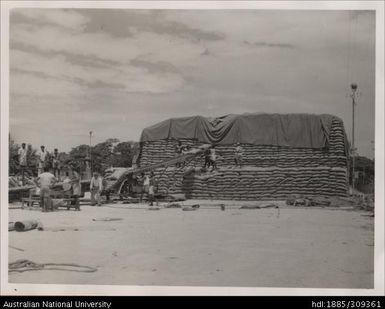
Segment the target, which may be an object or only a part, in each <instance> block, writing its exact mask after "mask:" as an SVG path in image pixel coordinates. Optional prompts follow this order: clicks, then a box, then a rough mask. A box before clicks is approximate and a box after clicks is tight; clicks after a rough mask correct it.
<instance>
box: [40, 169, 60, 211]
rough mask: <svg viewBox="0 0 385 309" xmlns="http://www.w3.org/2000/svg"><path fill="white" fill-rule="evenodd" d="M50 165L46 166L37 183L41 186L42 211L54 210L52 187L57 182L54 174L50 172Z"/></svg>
mask: <svg viewBox="0 0 385 309" xmlns="http://www.w3.org/2000/svg"><path fill="white" fill-rule="evenodd" d="M48 170H49V169H48V167H44V172H43V173H41V174H40V175H39V176H38V177H37V179H36V182H37V185H38V187H39V188H40V205H41V207H42V212H47V211H52V210H53V208H52V201H51V188H52V186H53V185H54V184H55V182H57V179H56V178H55V176H54V175H53V174H51V173H50V172H48Z"/></svg>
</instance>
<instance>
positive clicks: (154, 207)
mask: <svg viewBox="0 0 385 309" xmlns="http://www.w3.org/2000/svg"><path fill="white" fill-rule="evenodd" d="M147 209H148V210H160V207H158V206H150V207H148V208H147Z"/></svg>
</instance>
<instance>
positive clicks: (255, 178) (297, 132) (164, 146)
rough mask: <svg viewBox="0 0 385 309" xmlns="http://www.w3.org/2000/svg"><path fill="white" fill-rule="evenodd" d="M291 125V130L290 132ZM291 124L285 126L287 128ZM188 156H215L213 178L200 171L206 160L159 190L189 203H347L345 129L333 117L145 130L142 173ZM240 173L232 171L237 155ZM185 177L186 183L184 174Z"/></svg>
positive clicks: (188, 122) (253, 118)
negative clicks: (300, 198)
mask: <svg viewBox="0 0 385 309" xmlns="http://www.w3.org/2000/svg"><path fill="white" fill-rule="evenodd" d="M293 123H294V124H295V125H293ZM289 124H290V125H289ZM179 142H180V143H181V144H182V146H183V147H187V148H188V149H194V148H197V147H200V146H202V145H205V144H211V146H213V148H215V152H216V156H217V160H216V165H217V171H215V172H213V171H212V170H211V167H210V168H208V169H207V168H206V171H203V170H202V168H203V167H204V165H205V155H204V154H203V153H200V154H199V155H197V156H196V157H194V158H192V159H191V160H189V161H188V162H184V163H183V164H178V165H176V166H175V167H173V169H171V168H170V170H167V171H166V172H164V171H162V169H160V170H159V171H157V173H158V174H157V175H158V177H159V179H158V181H159V182H160V184H159V188H160V189H161V190H162V191H164V192H169V193H170V192H178V193H182V194H186V196H189V197H190V198H191V197H192V198H199V199H219V198H222V199H240V200H253V199H258V198H269V199H274V198H285V197H287V196H289V195H291V194H293V193H295V194H313V195H325V196H341V197H343V196H346V195H347V190H348V187H349V186H348V166H347V164H348V160H349V158H348V151H347V147H348V145H347V138H346V134H345V129H344V126H343V122H342V120H341V119H339V118H338V117H336V116H332V115H306V114H289V115H279V114H272V115H270V114H243V115H229V116H225V117H220V118H218V119H214V120H209V119H207V118H205V117H202V116H195V117H184V118H172V119H168V120H165V121H163V122H162V123H159V124H155V125H153V126H151V127H148V128H145V129H144V130H143V132H142V136H141V156H140V161H139V164H140V166H146V165H151V164H159V163H162V162H163V161H165V160H170V159H172V158H174V157H176V156H177V155H178V153H177V152H176V148H177V146H178V143H179ZM237 147H239V148H240V149H241V150H240V152H241V160H240V161H241V162H240V164H241V166H235V157H236V154H235V153H236V148H237ZM188 169H190V170H189V175H185V171H187V170H188Z"/></svg>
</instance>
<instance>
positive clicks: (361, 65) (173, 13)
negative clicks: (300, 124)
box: [9, 8, 375, 158]
mask: <svg viewBox="0 0 385 309" xmlns="http://www.w3.org/2000/svg"><path fill="white" fill-rule="evenodd" d="M352 82H354V83H357V84H358V98H357V106H356V115H357V117H356V131H355V132H356V146H357V148H358V152H359V154H360V155H365V156H367V157H370V158H372V157H373V144H372V143H371V142H372V141H373V140H374V113H375V97H374V95H375V93H374V91H375V13H374V12H373V11H300V10H289V11H284V10H133V9H26V8H18V9H13V10H12V11H11V16H10V118H9V119H10V134H11V136H12V138H13V139H14V140H15V141H16V142H18V143H21V142H26V143H31V144H32V145H33V146H34V147H36V148H38V147H39V146H40V145H46V147H47V148H48V150H52V149H53V148H59V150H60V151H69V150H70V149H71V148H72V147H75V146H77V145H80V144H88V143H89V131H92V132H93V137H92V144H96V143H98V142H102V141H104V140H106V139H107V138H118V139H120V140H121V141H128V140H133V141H138V140H139V138H140V134H141V131H142V130H143V128H145V127H147V126H150V125H153V124H155V123H157V122H160V121H162V120H165V119H168V118H171V117H184V116H192V115H204V116H210V117H216V116H223V115H226V114H230V113H233V114H234V113H235V114H240V113H245V112H265V113H314V114H323V113H327V114H333V115H336V116H338V117H340V118H342V120H343V121H344V124H345V129H346V131H347V134H348V136H351V127H352V103H351V98H350V96H349V95H350V84H351V83H352Z"/></svg>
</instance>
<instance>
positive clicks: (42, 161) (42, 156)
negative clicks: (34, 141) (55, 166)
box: [37, 145, 48, 175]
mask: <svg viewBox="0 0 385 309" xmlns="http://www.w3.org/2000/svg"><path fill="white" fill-rule="evenodd" d="M47 159H48V152H47V151H46V150H45V147H44V146H43V145H42V146H40V152H39V153H38V167H37V174H38V175H40V174H41V173H42V172H43V169H44V167H45V165H46V160H47Z"/></svg>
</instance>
